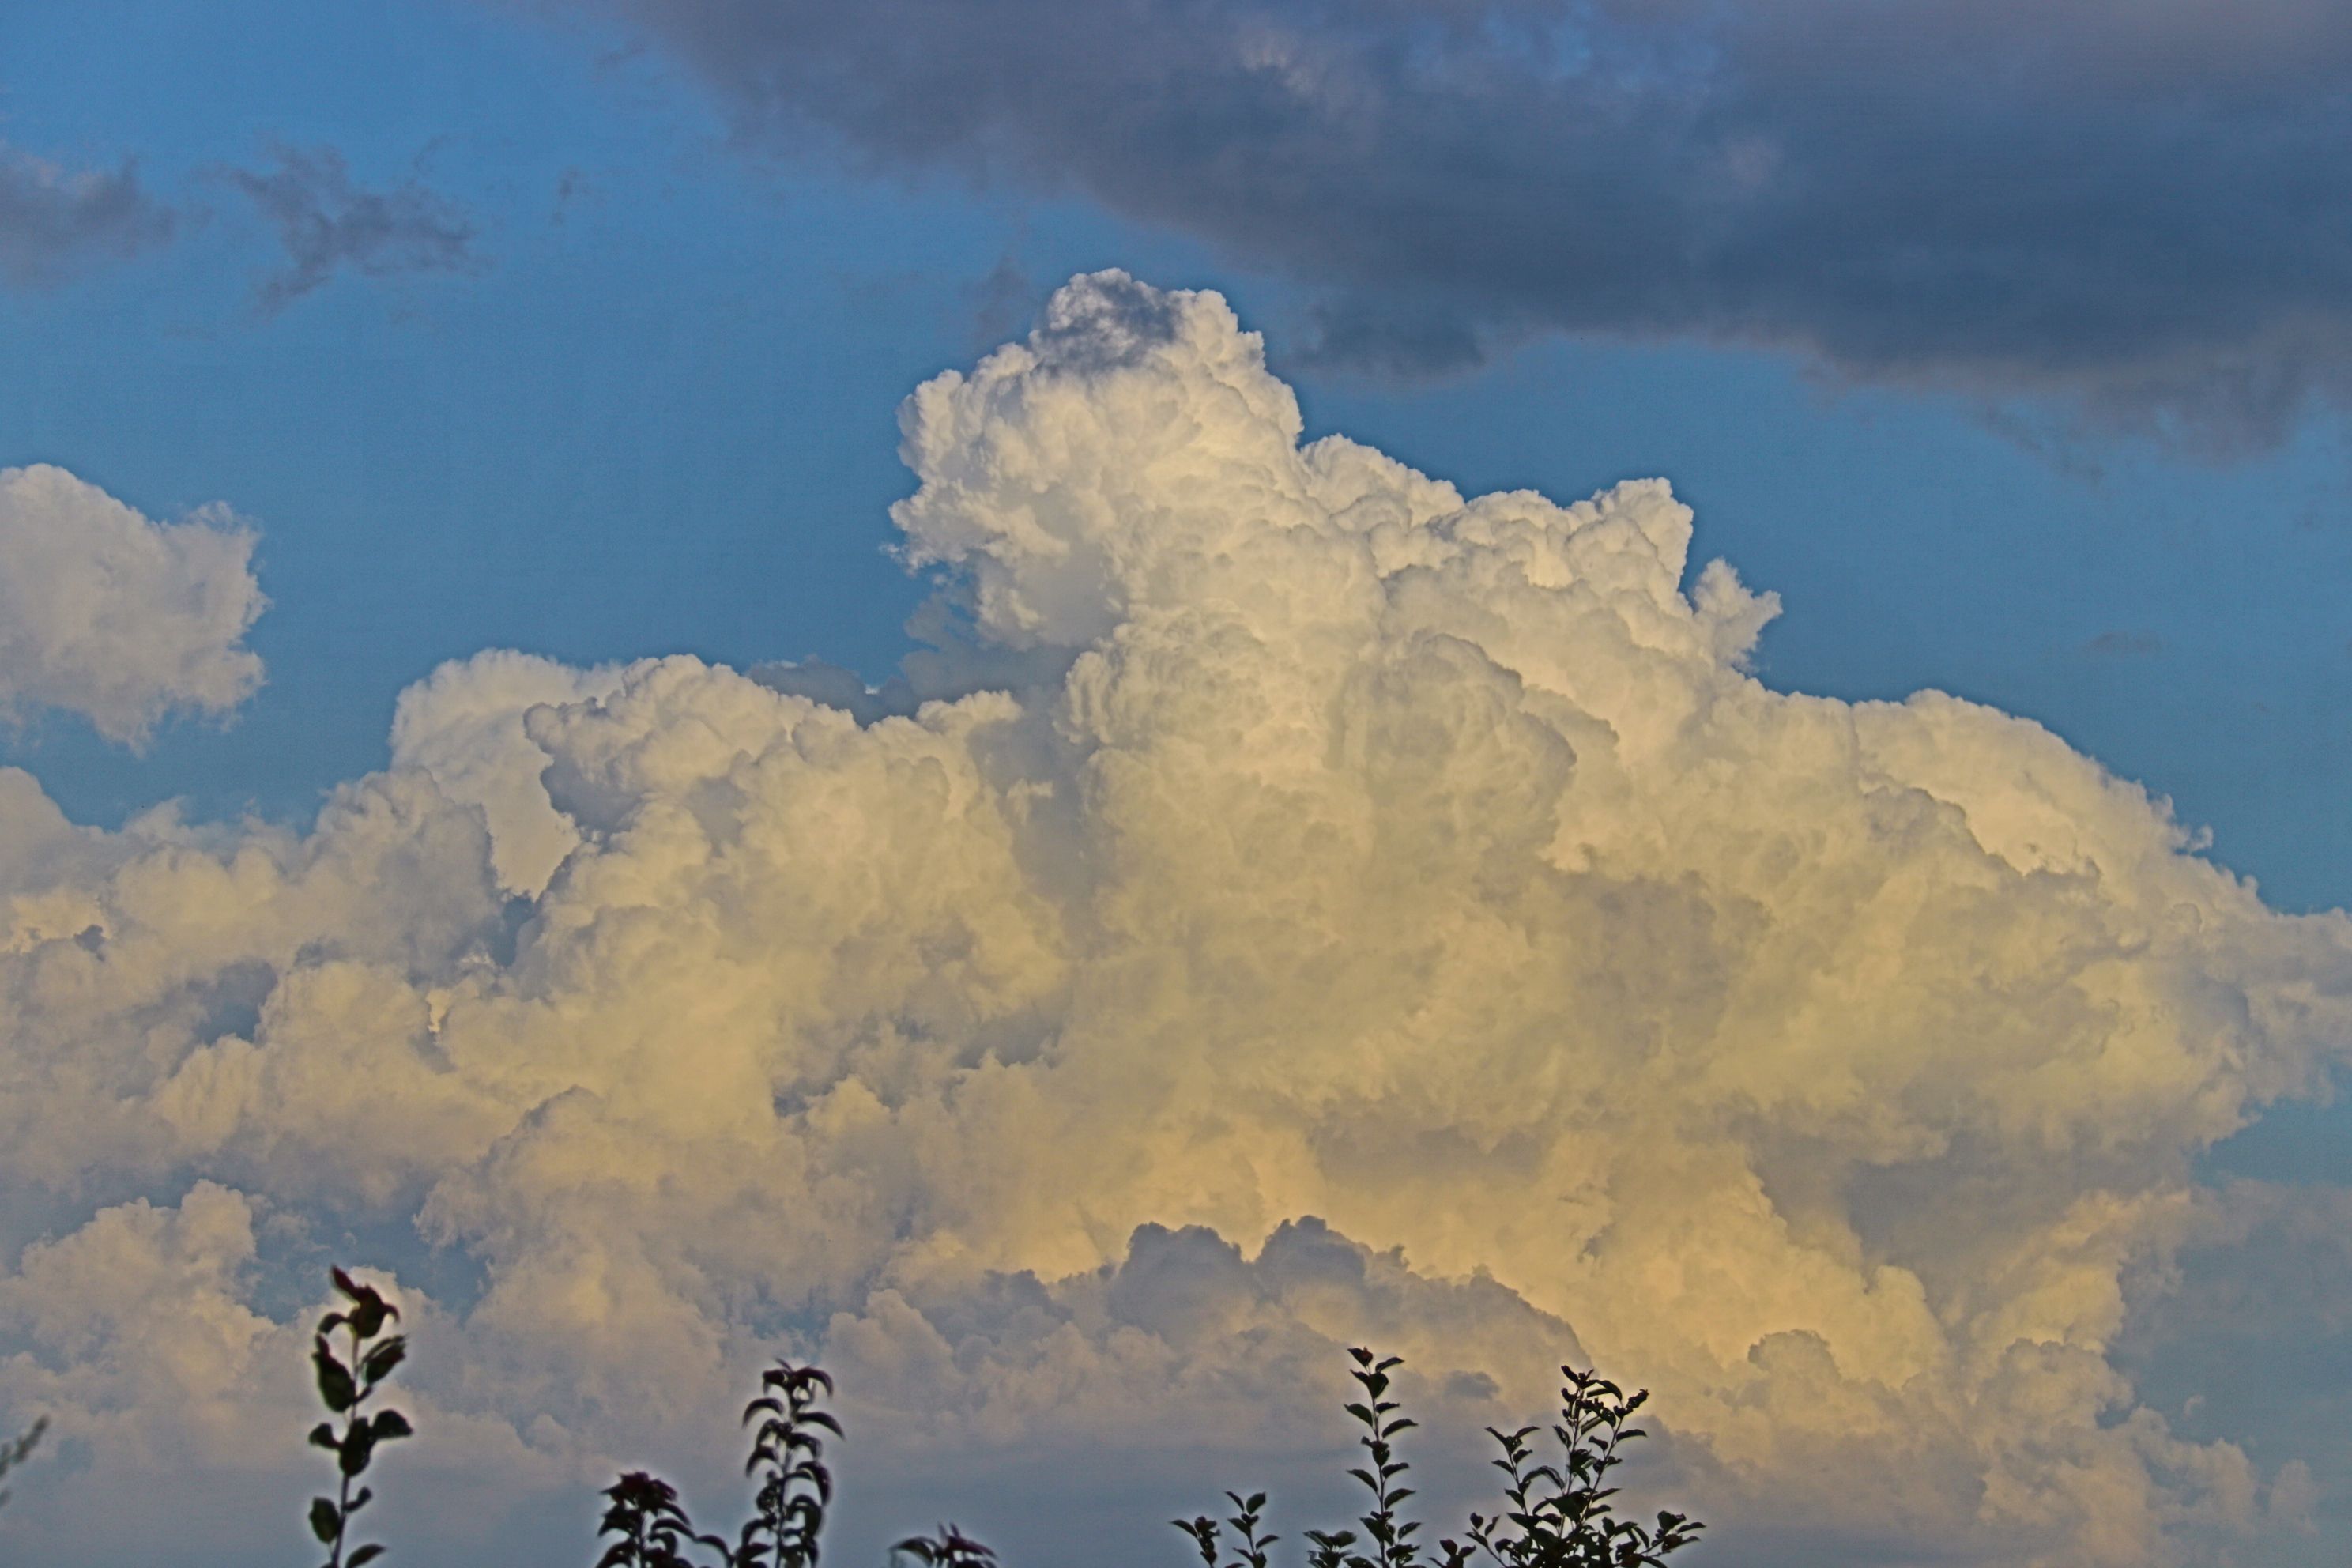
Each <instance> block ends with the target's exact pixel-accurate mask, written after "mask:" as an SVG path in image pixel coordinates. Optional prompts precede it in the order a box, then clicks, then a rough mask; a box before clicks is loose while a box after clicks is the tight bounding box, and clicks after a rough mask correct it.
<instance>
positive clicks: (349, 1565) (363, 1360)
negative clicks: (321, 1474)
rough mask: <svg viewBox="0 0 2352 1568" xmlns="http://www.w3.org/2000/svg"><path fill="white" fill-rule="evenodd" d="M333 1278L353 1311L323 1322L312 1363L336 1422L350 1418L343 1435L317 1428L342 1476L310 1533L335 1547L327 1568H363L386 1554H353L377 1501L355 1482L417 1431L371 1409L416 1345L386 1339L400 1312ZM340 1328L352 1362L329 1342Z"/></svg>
mask: <svg viewBox="0 0 2352 1568" xmlns="http://www.w3.org/2000/svg"><path fill="white" fill-rule="evenodd" d="M332 1278H333V1279H334V1282H335V1289H337V1290H339V1291H341V1293H342V1296H343V1299H344V1300H347V1301H349V1302H350V1303H351V1306H350V1307H349V1308H348V1309H347V1310H343V1311H340V1312H330V1313H328V1314H327V1315H326V1316H325V1317H323V1318H321V1319H320V1320H319V1330H318V1332H317V1333H316V1334H315V1335H313V1336H312V1337H311V1342H310V1345H311V1349H310V1364H311V1365H312V1367H313V1368H314V1369H315V1370H316V1371H317V1373H318V1375H319V1398H320V1400H321V1401H322V1402H323V1403H324V1404H325V1405H326V1406H327V1413H328V1414H329V1415H340V1416H341V1417H342V1418H343V1429H342V1430H341V1432H340V1433H339V1432H337V1431H336V1430H335V1425H334V1423H333V1422H332V1421H321V1422H320V1423H319V1424H318V1426H314V1427H312V1428H311V1429H310V1441H311V1443H312V1444H313V1445H314V1446H315V1447H320V1448H324V1449H326V1450H327V1451H328V1452H329V1453H331V1454H332V1455H334V1456H335V1468H336V1471H337V1474H338V1477H339V1480H338V1485H337V1487H336V1491H335V1495H334V1496H333V1497H332V1498H323V1497H318V1498H312V1499H311V1500H310V1532H311V1533H312V1534H314V1535H316V1536H317V1537H318V1538H319V1540H320V1542H321V1543H322V1544H323V1545H324V1546H325V1547H326V1548H327V1562H326V1568H360V1564H362V1563H368V1562H372V1561H373V1560H374V1559H375V1558H378V1557H381V1556H383V1551H384V1549H383V1547H382V1546H379V1545H376V1544H374V1543H373V1542H370V1543H369V1544H367V1545H364V1546H354V1547H351V1548H350V1551H349V1554H348V1555H346V1554H345V1547H346V1544H347V1541H348V1538H349V1535H350V1533H351V1528H352V1516H353V1515H355V1514H357V1513H358V1512H359V1511H360V1510H362V1509H363V1508H365V1507H367V1505H368V1503H369V1502H370V1501H371V1500H373V1499H374V1497H375V1493H374V1491H373V1489H370V1488H367V1487H362V1488H360V1489H359V1491H358V1493H357V1494H356V1495H354V1494H353V1492H352V1482H353V1481H355V1480H357V1479H359V1478H360V1477H361V1476H362V1474H364V1473H365V1472H366V1470H367V1468H368V1461H369V1460H370V1459H372V1458H374V1457H375V1448H376V1445H377V1444H379V1443H383V1442H388V1441H390V1440H391V1439H393V1438H395V1437H405V1436H410V1435H411V1434H412V1433H413V1432H414V1431H415V1428H414V1427H412V1426H409V1424H408V1417H407V1416H405V1415H402V1414H401V1413H400V1412H399V1411H397V1410H379V1411H377V1412H376V1413H375V1414H374V1415H369V1414H368V1413H367V1411H366V1409H365V1406H366V1405H367V1402H368V1401H369V1400H370V1399H371V1398H373V1397H374V1395H375V1392H376V1388H377V1385H379V1384H382V1383H383V1380H384V1379H385V1378H387V1377H390V1376H391V1375H392V1373H393V1370H394V1368H395V1367H397V1366H399V1365H400V1363H401V1362H402V1360H403V1359H404V1358H405V1357H406V1356H407V1354H408V1340H407V1338H406V1336H404V1335H402V1334H385V1333H384V1332H383V1328H384V1324H385V1323H386V1322H387V1321H390V1320H391V1319H394V1318H397V1317H399V1316H400V1309H399V1308H397V1307H395V1306H394V1305H393V1304H392V1303H391V1302H389V1301H386V1300H384V1299H383V1296H382V1295H380V1294H378V1293H377V1291H376V1289H375V1288H374V1287H373V1286H370V1285H360V1284H355V1283H353V1282H352V1277H351V1276H350V1275H348V1274H346V1273H344V1272H343V1271H342V1270H341V1269H340V1268H337V1269H335V1270H333V1271H332ZM338 1329H341V1330H342V1331H344V1332H346V1333H348V1334H349V1335H350V1336H351V1350H350V1352H349V1354H350V1357H351V1359H350V1360H349V1362H345V1361H344V1360H343V1359H341V1357H339V1356H337V1355H336V1354H335V1352H334V1347H333V1345H332V1344H331V1343H330V1342H329V1339H328V1336H329V1335H331V1334H332V1333H333V1332H334V1331H336V1330H338Z"/></svg>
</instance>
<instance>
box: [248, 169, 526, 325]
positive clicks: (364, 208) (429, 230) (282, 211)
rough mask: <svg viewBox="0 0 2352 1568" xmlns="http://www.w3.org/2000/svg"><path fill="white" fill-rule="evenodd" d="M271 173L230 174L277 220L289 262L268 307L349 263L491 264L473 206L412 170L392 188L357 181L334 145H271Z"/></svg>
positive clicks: (384, 272)
mask: <svg viewBox="0 0 2352 1568" xmlns="http://www.w3.org/2000/svg"><path fill="white" fill-rule="evenodd" d="M271 153H272V155H273V156H274V157H275V158H276V160H277V163H278V168H277V170H276V172H274V173H271V174H257V173H255V172H253V171H251V170H247V169H231V170H229V171H228V179H229V180H230V182H231V183H232V184H235V185H236V187H237V188H238V189H239V190H241V191H243V192H244V193H245V194H246V195H248V196H250V197H252V198H253V202H254V205H256V206H257V207H259V208H260V209H261V212H262V216H265V217H267V218H268V219H269V221H270V222H271V223H272V224H273V225H275V226H277V229H278V243H279V244H280V245H282V246H283V247H285V249H286V257H287V260H288V263H289V265H288V266H287V267H286V268H284V269H283V270H281V271H278V272H276V273H273V274H271V275H270V276H269V277H268V278H266V279H263V280H262V282H261V284H260V300H261V305H262V309H263V310H267V311H277V310H283V309H285V308H286V307H287V306H288V305H289V304H291V303H293V301H295V300H299V299H300V298H301V297H302V296H303V295H305V294H308V293H310V291H311V290H312V289H317V288H319V287H320V286H321V285H322V284H324V283H325V282H326V281H327V280H328V279H330V278H331V277H333V276H334V274H335V271H336V269H337V268H343V267H349V268H352V269H354V270H355V271H358V272H360V273H361V274H362V275H363V276H366V277H369V278H393V277H399V276H401V275H403V274H406V273H415V272H457V273H472V272H478V271H480V270H481V269H482V268H483V266H484V265H485V263H484V262H483V259H482V258H481V257H480V255H479V254H478V253H477V252H476V251H475V250H474V248H473V244H474V226H473V224H472V222H471V221H470V220H469V219H468V218H467V216H466V211H465V208H464V207H462V206H460V205H458V204H457V203H456V202H454V201H452V200H450V199H449V198H448V197H446V196H444V195H440V194H439V193H438V192H436V191H434V190H432V189H431V188H429V187H428V186H426V185H425V183H424V181H423V180H422V178H420V177H419V176H417V175H415V174H412V175H410V176H409V177H408V178H406V179H404V180H403V181H401V182H400V183H399V184H395V185H394V186H392V187H391V188H390V189H388V190H383V191H371V190H366V189H363V188H362V187H361V186H359V185H356V184H352V177H351V174H350V171H349V170H348V169H347V168H346V167H345V166H344V163H343V155H342V154H341V153H339V152H337V151H336V150H335V149H334V148H332V147H311V148H302V147H290V146H286V145H283V144H280V145H278V146H276V147H273V148H272V149H271Z"/></svg>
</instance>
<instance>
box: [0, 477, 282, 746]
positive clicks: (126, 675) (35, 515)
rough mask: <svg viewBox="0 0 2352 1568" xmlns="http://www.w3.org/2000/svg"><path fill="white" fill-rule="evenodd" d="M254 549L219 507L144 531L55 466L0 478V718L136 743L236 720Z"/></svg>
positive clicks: (257, 674)
mask: <svg viewBox="0 0 2352 1568" xmlns="http://www.w3.org/2000/svg"><path fill="white" fill-rule="evenodd" d="M253 546H254V533H253V531H252V530H251V529H250V528H248V527H247V526H245V525H244V524H242V523H240V522H238V521H236V519H235V518H233V517H231V516H229V515H228V513H227V512H226V510H221V509H218V508H214V509H208V510H205V511H204V512H200V513H198V514H197V515H196V516H195V517H194V518H191V519H190V520H189V521H185V522H179V523H157V522H152V521H149V520H148V519H146V518H144V517H142V516H141V515H140V514H139V513H138V512H136V511H134V510H131V508H130V507H127V506H125V505H123V504H122V503H121V501H119V500H115V499H114V498H113V497H111V496H110V495H108V494H107V493H106V492H105V491H104V490H101V489H99V488H98V487H97V486H95V485H92V484H89V483H86V482H84V481H83V480H81V479H76V478H75V477H74V476H73V475H71V474H69V473H68V472H66V471H65V470H64V469H62V468H52V467H50V466H48V465H47V464H35V465H33V466H32V467H30V468H5V469H0V715H5V716H10V717H14V716H17V715H20V714H21V713H22V712H23V711H24V710H26V709H29V708H58V709H65V710H69V711H72V712H76V713H79V714H82V715H83V716H85V717H86V718H88V719H89V721H90V722H91V723H92V724H93V725H95V726H96V727H97V729H98V731H99V732H100V734H102V735H104V736H106V737H107V738H108V739H109V740H111V741H119V742H129V743H131V744H133V745H137V744H139V743H141V742H143V741H144V740H145V738H146V736H147V734H148V733H149V731H151V730H152V728H153V727H154V724H155V722H156V721H158V720H160V719H162V718H163V716H164V715H165V714H167V713H169V712H171V711H173V710H175V709H188V710H195V711H198V712H204V713H225V712H226V711H228V710H230V709H232V708H235V707H236V705H237V704H238V703H240V702H242V701H244V700H245V699H246V698H247V696H249V695H251V693H252V692H253V690H254V689H255V688H256V687H257V686H258V685H260V683H261V660H260V658H259V657H258V656H257V655H256V654H254V653H252V652H251V651H249V650H248V649H247V648H246V647H243V646H242V645H243V641H244V637H245V634H246V630H247V628H248V627H249V626H252V625H253V622H254V619H255V617H256V616H259V615H260V614H261V612H262V610H263V608H264V607H265V606H266V605H267V604H268V601H267V600H266V599H264V598H263V597H262V595H261V588H260V585H259V584H257V583H256V582H255V581H254V579H253V573H252V570H251V565H252V558H253Z"/></svg>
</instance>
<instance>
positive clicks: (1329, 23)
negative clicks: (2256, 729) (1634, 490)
mask: <svg viewBox="0 0 2352 1568" xmlns="http://www.w3.org/2000/svg"><path fill="white" fill-rule="evenodd" d="M594 8H595V9H598V10H600V11H605V12H608V13H616V14H618V15H620V16H625V17H627V18H630V19H631V20H633V21H634V22H635V24H637V25H638V26H641V27H642V28H643V29H644V30H645V31H646V33H648V34H650V35H651V36H652V37H655V38H656V39H658V40H659V41H660V42H661V43H662V44H664V45H665V46H666V47H667V48H668V49H669V50H671V51H672V52H673V53H674V54H675V55H676V56H677V58H680V59H682V60H684V61H685V62H686V63H687V64H688V66H689V67H690V68H693V69H694V70H695V71H696V72H698V74H699V75H700V76H701V77H702V78H703V79H705V80H706V81H707V82H708V83H709V85H710V86H711V87H712V88H713V89H715V90H716V91H717V92H718V93H719V95H720V97H721V98H722V100H724V102H725V103H726V104H727V105H728V106H729V107H730V110H732V112H733V113H734V114H735V115H736V116H737V118H738V121H739V124H740V130H741V133H742V135H743V136H744V137H745V138H746V139H747V140H751V141H755V142H768V143H772V144H776V145H782V146H786V147H791V148H794V149H804V148H806V147H807V146H809V145H810V144H812V142H813V140H814V136H813V133H814V135H815V136H823V137H826V138H830V139H831V140H832V141H833V142H835V144H836V145H838V146H840V147H842V148H845V150H846V151H847V153H848V154H849V155H850V157H851V158H852V159H853V160H854V161H856V163H860V164H862V165H865V166H868V167H873V166H880V167H887V168H893V169H899V170H906V169H940V170H947V171H950V172H954V173H957V174H969V175H971V176H974V177H979V178H984V179H1000V180H1005V181H1009V182H1013V183H1016V184H1025V185H1029V186H1032V187H1035V188H1043V189H1048V190H1055V191H1075V192H1078V193H1081V194H1083V195H1087V196H1089V197H1091V198H1093V199H1095V200H1097V201H1099V202H1102V203H1103V204H1105V205H1108V206H1109V207H1111V208H1112V209H1114V210H1116V211H1118V212H1119V213H1122V214H1124V215H1126V216H1129V217H1131V218H1135V219H1139V220H1141V221H1143V222H1146V223H1150V224H1154V225H1162V226H1171V227H1174V228H1177V229H1180V230H1182V231H1184V232H1187V233H1190V234H1193V235H1196V236H1200V237H1203V238H1206V239H1208V240H1210V241H1212V242H1213V243H1214V244H1216V245H1218V246H1219V247H1222V248H1223V250H1224V251H1225V253H1226V254H1227V255H1228V256H1230V257H1232V258H1234V259H1236V260H1238V261H1240V262H1243V263H1244V264H1252V265H1256V266H1261V267H1265V268H1274V269H1276V270H1279V271H1283V272H1286V273H1287V274H1289V275H1291V276H1293V277H1296V278H1298V279H1303V280H1305V281H1307V282H1308V283H1310V284H1312V285H1314V286H1315V287H1316V288H1318V289H1327V290H1328V297H1327V298H1326V299H1325V300H1324V301H1323V303H1322V304H1321V305H1320V306H1319V307H1318V309H1317V310H1315V311H1313V312H1312V313H1311V314H1312V315H1313V317H1314V318H1315V319H1314V320H1313V321H1310V322H1309V323H1308V325H1309V327H1310V331H1309V334H1308V340H1307V349H1308V351H1309V352H1310V353H1319V354H1320V355H1321V356H1323V357H1326V358H1339V359H1346V360H1353V361H1357V362H1360V363H1366V364H1369V365H1372V366H1377V367H1380V368H1384V369H1401V370H1406V371H1412V370H1432V369H1434V370H1443V369H1446V368H1450V367H1453V366H1456V365H1459V364H1461V363H1466V362H1467V361H1470V360H1474V359H1475V357H1476V356H1477V355H1478V354H1479V353H1481V352H1483V350H1482V344H1483V345H1488V346H1491V345H1492V344H1494V343H1496V342H1509V341H1512V340H1513V339H1515V338H1517V337H1518V336H1519V335H1521V334H1523V333H1525V332H1528V331H1538V330H1560V331H1574V332H1600V333H1606V334H1612V335H1616V336H1620V337H1623V338H1628V339H1633V340H1643V341H1647V340H1656V339H1665V338H1693V339H1698V340H1702V341H1706V342H1717V343H1727V344H1744V345H1758V346H1764V347H1769V348H1775V349H1786V350H1793V351H1796V352H1799V353H1803V354H1806V355H1809V356H1814V357H1815V358H1817V359H1818V360H1819V361H1820V362H1822V363H1826V364H1828V365H1830V366H1832V367H1834V368H1835V369H1836V370H1837V371H1838V372H1839V373H1841V374H1847V375H1852V376H1857V377H1861V378H1864V379H1870V380H1894V381H1898V382H1911V383H1921V382H1924V383H1928V384H1939V385H1949V386H1956V387H1958V388H1961V389H1963V390H1967V391H1970V392H1976V393H1985V394H1990V395H1996V396H1999V395H2011V394H2017V393H2026V394H2057V395H2063V397H2065V398H2067V399H2070V400H2073V401H2074V403H2075V404H2076V405H2077V406H2078V407H2080V408H2083V409H2085V410H2087V411H2088V412H2089V413H2090V414H2091V415H2092V416H2094V417H2097V418H2103V419H2107V420H2120V421H2124V422H2127V423H2133V424H2137V425H2139V426H2143V427H2146V428H2149V429H2154V430H2157V431H2159V432H2163V433H2166V434H2168V435H2169V436H2173V437H2180V438H2184V439H2188V440H2192V441H2203V442H2206V443H2208V444H2213V443H2221V444H2228V443H2230V442H2232V441H2245V440H2265V439H2271V438H2274V437H2277V436H2278V435H2279V434H2280V433H2281V432H2283V431H2284V429H2285V428H2286V427H2287V426H2289V425H2291V424H2292V422H2293V421H2294V419H2295V418H2296V417H2297V416H2298V415H2299V414H2300V412H2301V411H2302V410H2303V409H2304V408H2305V405H2307V403H2308V401H2309V399H2310V398H2312V397H2313V396H2314V395H2323V396H2326V397H2329V398H2333V399H2336V400H2338V401H2341V400H2342V399H2343V398H2344V397H2345V395H2346V394H2347V388H2352V382H2347V365H2352V313H2347V306H2346V304H2345V301H2346V300H2347V298H2352V289H2347V281H2352V271H2348V270H2347V269H2352V253H2347V250H2346V248H2345V247H2344V245H2343V244H2342V242H2341V234H2342V232H2343V229H2344V226H2345V221H2346V216H2347V211H2352V175H2347V174H2346V173H2345V172H2344V168H2343V161H2342V160H2341V159H2340V158H2339V157H2337V156H2336V148H2337V147H2338V146H2339V145H2340V144H2341V142H2342V141H2343V139H2344V136H2345V134H2346V131H2347V118H2346V117H2347V112H2352V110H2347V102H2352V99H2347V94H2346V91H2345V89H2346V87H2347V82H2352V23H2347V21H2346V19H2345V17H2344V16H2343V15H2342V14H2341V12H2340V11H2339V10H2337V9H2336V8H2332V7H2328V6H2324V5H2311V4H2308V3H2307V0H2259V3H2257V4H2254V5H2251V6H2247V5H2221V4H2219V3H2218V0H2191V3H2189V4H2183V5H2163V6H2158V7H2148V6H2128V7H2126V6H2121V5H2116V4H2115V3H2114V0H2063V3H2060V4H2054V5H2033V6H2023V5H2010V4H2003V5H1980V4H1973V3H1969V0H1931V3H1929V4H1925V5H1902V6H1885V5H1865V4H1860V3H1857V0H1798V3H1794V4H1781V5H1745V6H1713V5H1692V4H1685V3H1683V0H1601V3H1600V4H1593V5H1570V4H1566V3H1565V0H1488V3H1481V4H1469V3H1465V0H1381V3H1379V4H1372V5H1329V4H1325V3H1322V0H1213V3H1208V4H1182V5H1179V4H1168V3H1145V4H1137V5H1121V6H1109V7H1104V6H1087V5H1074V4H1070V3H1069V0H1010V3H1006V4H998V5H983V6H973V5H957V4H950V3H943V0H886V3H883V4H877V5H862V6H857V7H854V8H851V9H849V10H844V9H842V8H840V7H837V6H826V5H817V4H813V3H810V0H595V5H594Z"/></svg>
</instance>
